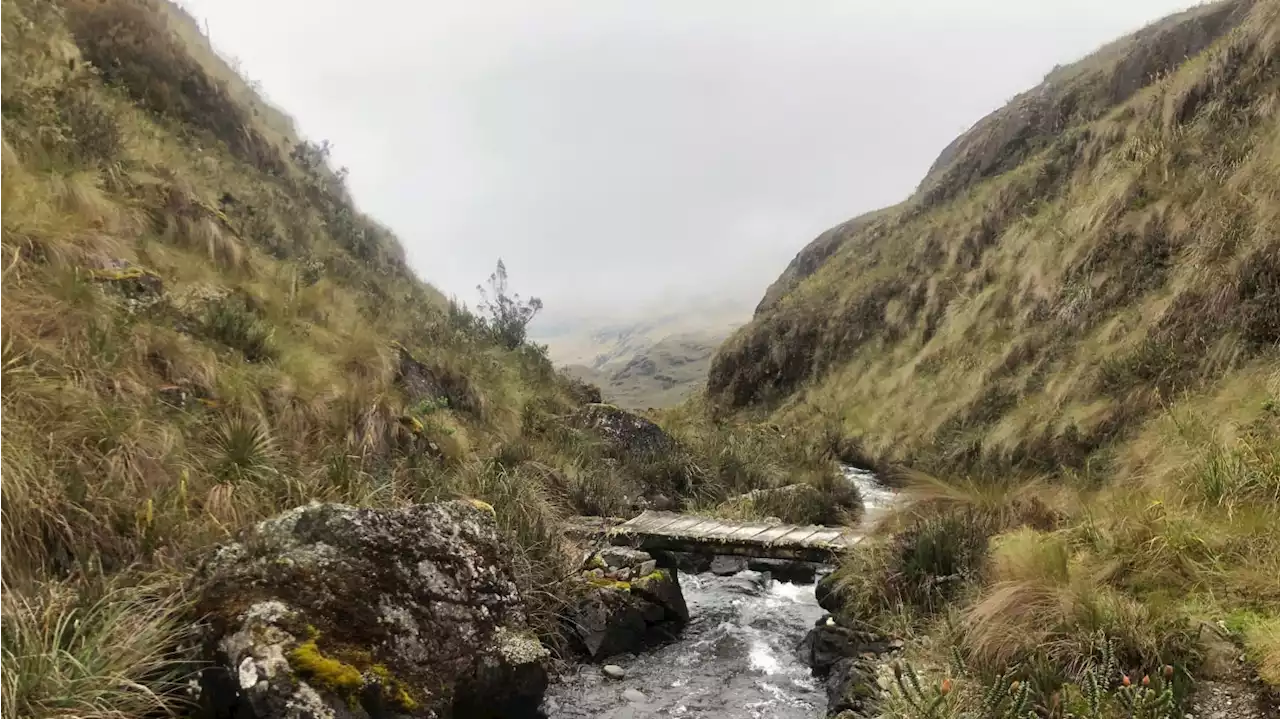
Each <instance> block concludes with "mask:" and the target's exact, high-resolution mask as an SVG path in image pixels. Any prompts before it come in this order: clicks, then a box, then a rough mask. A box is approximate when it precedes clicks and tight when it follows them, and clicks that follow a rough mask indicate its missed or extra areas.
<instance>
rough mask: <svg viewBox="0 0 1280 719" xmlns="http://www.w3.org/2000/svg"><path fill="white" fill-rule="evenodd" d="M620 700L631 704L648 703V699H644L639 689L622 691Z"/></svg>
mask: <svg viewBox="0 0 1280 719" xmlns="http://www.w3.org/2000/svg"><path fill="white" fill-rule="evenodd" d="M622 698H623V699H626V700H627V701H629V702H631V703H632V704H643V703H645V702H647V701H649V697H646V696H645V695H644V693H643V692H641V691H640V690H639V689H624V690H623V692H622Z"/></svg>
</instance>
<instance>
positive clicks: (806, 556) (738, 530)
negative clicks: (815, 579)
mask: <svg viewBox="0 0 1280 719" xmlns="http://www.w3.org/2000/svg"><path fill="white" fill-rule="evenodd" d="M568 531H569V532H570V533H571V534H573V535H576V536H580V537H584V538H586V537H599V536H602V535H603V536H604V537H605V538H607V540H608V541H609V542H610V543H612V544H617V545H624V546H630V547H635V548H636V549H646V550H647V549H654V550H667V551H674V552H695V553H703V554H732V555H738V556H744V557H766V558H770V559H792V560H798V561H804V562H817V563H821V564H827V563H831V562H833V561H834V560H835V559H836V557H838V556H839V555H840V554H841V553H842V552H844V551H845V550H846V549H849V548H850V547H852V546H853V545H855V544H857V543H858V542H859V541H861V540H862V534H861V533H860V532H858V531H857V530H854V529H852V528H849V527H824V526H819V525H812V524H811V525H795V524H767V523H764V522H734V521H727V520H723V519H715V518H712V517H703V516H699V515H692V514H679V513H676V512H655V511H647V512H645V513H643V514H641V515H640V516H638V517H636V518H634V519H631V520H629V521H622V520H616V519H615V520H610V519H601V518H599V517H578V518H576V519H574V520H572V521H571V522H570V523H569V526H568Z"/></svg>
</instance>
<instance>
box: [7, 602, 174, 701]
mask: <svg viewBox="0 0 1280 719" xmlns="http://www.w3.org/2000/svg"><path fill="white" fill-rule="evenodd" d="M95 590H97V591H96V592H95V594H96V596H94V595H93V594H89V595H85V594H82V593H81V591H82V589H81V588H79V587H74V586H70V585H66V584H49V585H45V586H42V587H40V588H39V589H37V590H35V591H34V592H33V593H16V592H13V591H11V590H10V589H8V588H7V589H6V591H5V597H4V609H3V624H4V632H3V639H2V640H0V645H2V647H3V662H2V663H0V674H2V675H3V686H4V698H5V701H4V711H3V714H4V716H5V717H6V718H8V717H15V718H16V717H31V716H50V717H53V716H58V717H64V716H65V717H71V716H76V717H92V718H95V719H98V718H101V719H108V718H111V719H116V718H118V719H124V718H125V717H138V716H147V715H151V714H155V713H168V712H177V711H181V710H182V709H183V708H184V706H183V701H182V698H181V697H182V693H181V690H182V689H183V688H184V686H185V683H186V681H187V680H188V679H190V678H191V677H192V676H193V672H194V664H187V663H186V661H187V659H189V657H187V656H186V655H185V654H184V652H185V651H187V650H184V649H182V647H183V645H184V644H187V643H188V642H190V640H191V639H192V637H190V636H188V635H189V633H190V624H189V623H188V620H187V618H186V617H185V616H184V612H185V607H184V606H183V605H182V603H181V601H180V599H179V598H178V596H177V595H173V594H172V593H171V590H169V589H167V588H164V587H153V586H146V585H142V586H127V585H121V586H115V587H112V586H110V585H105V586H103V585H95Z"/></svg>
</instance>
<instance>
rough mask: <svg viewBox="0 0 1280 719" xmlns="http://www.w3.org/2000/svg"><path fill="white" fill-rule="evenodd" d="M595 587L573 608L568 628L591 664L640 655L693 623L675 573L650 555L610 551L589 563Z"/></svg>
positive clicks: (588, 579)
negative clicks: (612, 657)
mask: <svg viewBox="0 0 1280 719" xmlns="http://www.w3.org/2000/svg"><path fill="white" fill-rule="evenodd" d="M584 565H585V567H586V568H585V569H584V571H583V573H582V581H583V582H584V583H585V584H587V585H588V586H589V587H590V588H589V589H588V590H587V591H586V592H585V593H584V594H583V595H582V597H581V598H580V599H579V600H578V602H577V603H576V604H575V605H574V606H573V607H572V608H571V609H570V612H569V617H568V619H569V626H570V627H571V629H572V633H573V635H574V636H575V637H576V638H577V640H578V644H579V646H580V647H581V649H582V650H583V651H584V652H585V653H586V655H587V656H589V657H591V658H592V659H597V660H599V659H605V658H607V657H611V656H614V655H617V654H622V653H626V652H637V651H640V650H643V649H645V648H648V647H651V646H654V645H657V644H661V643H662V642H665V641H668V640H670V639H672V638H674V637H675V636H677V635H678V634H679V633H680V630H681V629H683V628H684V625H685V624H686V623H687V622H688V621H689V609H688V607H687V606H686V604H685V601H684V594H683V593H682V592H681V590H680V582H679V579H678V575H677V573H676V570H675V569H674V568H665V567H664V568H659V567H658V566H657V561H656V560H655V559H654V558H653V557H652V556H650V555H649V554H648V553H646V552H641V551H638V550H634V549H626V548H622V547H610V548H606V549H603V550H601V551H599V552H597V553H595V554H593V555H591V556H590V557H589V558H588V559H587V560H586V562H585V563H584Z"/></svg>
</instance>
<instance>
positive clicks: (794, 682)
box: [543, 467, 894, 719]
mask: <svg viewBox="0 0 1280 719" xmlns="http://www.w3.org/2000/svg"><path fill="white" fill-rule="evenodd" d="M844 474H845V476H846V477H847V478H848V479H849V481H851V482H853V483H855V484H856V485H857V486H858V489H859V490H860V491H861V493H862V498H863V503H864V504H865V505H866V509H867V512H866V517H867V518H865V519H864V523H865V522H866V521H868V520H869V519H873V518H874V517H875V515H876V513H877V512H878V511H882V510H883V509H884V508H885V507H887V506H888V505H889V503H891V502H892V501H893V498H894V492H893V491H892V490H890V489H887V488H885V487H883V486H882V485H880V484H879V483H878V482H877V481H876V479H875V476H874V475H873V474H871V473H870V472H867V471H864V470H859V469H855V468H853V467H845V468H844ZM680 584H681V587H682V589H683V591H684V596H685V601H686V602H687V603H688V605H689V612H690V615H691V619H690V622H689V625H688V626H687V627H686V628H685V630H684V632H683V634H682V635H681V637H680V639H679V641H676V642H673V643H671V644H668V645H666V646H664V647H661V648H659V649H657V650H654V651H651V652H648V653H645V654H641V655H638V656H630V655H626V656H621V657H614V658H612V659H610V660H609V663H612V664H617V665H618V666H620V667H622V669H623V670H624V671H625V672H626V676H625V678H624V679H622V680H613V679H607V678H605V677H604V676H603V674H602V673H601V669H600V667H599V666H597V665H590V664H584V665H581V666H579V667H578V668H577V670H576V672H575V673H574V674H572V675H571V676H569V677H566V678H565V679H564V680H563V681H561V682H559V683H557V684H555V685H553V686H552V687H551V688H550V690H549V691H548V693H547V699H546V701H545V703H544V705H543V710H544V711H545V712H546V715H547V716H548V717H549V719H587V718H590V719H632V718H641V717H705V718H709V719H711V718H714V719H730V718H733V719H738V718H744V719H745V718H748V717H752V718H754V717H760V718H762V719H763V718H765V717H768V718H777V719H814V718H815V717H821V716H824V714H825V712H826V703H827V699H826V693H825V690H824V688H823V686H822V683H821V681H819V680H817V679H814V678H813V677H811V676H810V672H809V668H808V667H807V666H805V664H804V663H803V662H801V661H800V658H799V656H798V655H797V652H796V647H797V645H798V644H799V643H800V640H801V639H802V638H803V637H804V635H805V633H806V632H808V631H809V629H810V628H811V627H813V626H814V624H815V622H817V621H818V620H819V619H821V618H822V616H823V615H824V614H825V612H824V611H823V610H822V608H821V607H819V606H818V602H817V600H816V599H815V598H814V585H813V584H792V583H789V582H781V581H776V580H773V579H770V578H769V577H768V576H766V575H761V574H759V573H757V572H753V571H750V570H746V571H742V572H739V573H738V574H737V575H734V576H727V577H724V576H716V575H715V574H711V573H709V572H708V573H703V574H697V575H688V574H682V575H681V576H680Z"/></svg>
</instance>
